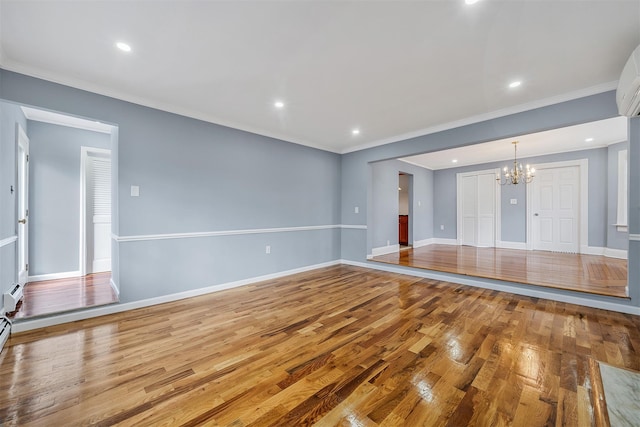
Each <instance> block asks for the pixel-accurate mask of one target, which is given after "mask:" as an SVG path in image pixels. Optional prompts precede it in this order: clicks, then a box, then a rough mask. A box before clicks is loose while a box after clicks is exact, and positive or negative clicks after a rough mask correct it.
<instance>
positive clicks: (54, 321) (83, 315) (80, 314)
mask: <svg viewBox="0 0 640 427" xmlns="http://www.w3.org/2000/svg"><path fill="white" fill-rule="evenodd" d="M338 264H340V260H334V261H329V262H325V263H321V264H314V265H309V266H306V267H300V268H295V269H293V270H286V271H281V272H278V273H273V274H266V275H264V276H257V277H252V278H249V279H243V280H238V281H235V282H229V283H222V284H220V285H214V286H208V287H206V288H199V289H192V290H189V291H184V292H178V293H175V294H170V295H163V296H159V297H154V298H148V299H144V300H140V301H134V302H127V303H122V304H117V303H116V304H110V305H105V306H101V307H94V308H89V309H86V310H83V311H74V312H71V313H63V314H59V315H55V316H50V317H44V318H40V319H33V320H24V321H18V322H17V323H14V324H13V328H12V331H13V332H25V331H30V330H32V329H39V328H46V327H47V326H53V325H59V324H62V323H69V322H75V321H77V320H84V319H91V318H93V317H99V316H105V315H107V314H114V313H121V312H123V311H128V310H135V309H136V308H143V307H149V306H152V305H157V304H164V303H166V302H173V301H178V300H181V299H185V298H191V297H196V296H200V295H205V294H210V293H213V292H218V291H223V290H225V289H231V288H237V287H239V286H245V285H250V284H252V283H256V282H262V281H265V280H272V279H278V278H280V277H284V276H289V275H291V274H298V273H304V272H306V271H311V270H316V269H318V268H325V267H331V266H333V265H338Z"/></svg>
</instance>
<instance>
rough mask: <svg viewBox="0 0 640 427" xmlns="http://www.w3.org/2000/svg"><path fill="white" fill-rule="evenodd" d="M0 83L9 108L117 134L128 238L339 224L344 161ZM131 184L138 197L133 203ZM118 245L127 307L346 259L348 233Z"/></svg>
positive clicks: (95, 98)
mask: <svg viewBox="0 0 640 427" xmlns="http://www.w3.org/2000/svg"><path fill="white" fill-rule="evenodd" d="M1 74H2V76H1V80H0V82H1V86H0V97H1V98H4V99H7V100H11V101H15V102H19V103H23V104H26V105H33V106H38V107H41V108H46V109H50V110H54V111H60V112H63V113H68V114H73V115H78V116H82V117H88V118H92V119H95V120H100V121H103V122H106V123H112V124H115V125H117V126H118V141H117V144H115V147H113V148H114V150H115V151H116V152H117V158H115V159H114V161H117V165H116V166H115V167H116V170H117V185H118V188H117V190H118V191H117V194H118V195H117V201H116V203H115V204H114V205H115V206H117V217H116V218H114V219H113V220H114V227H115V229H116V230H117V231H116V232H117V234H118V235H119V236H121V237H127V236H129V237H130V236H141V235H162V234H168V233H189V232H214V231H229V230H243V229H260V228H274V227H304V226H321V225H323V226H324V225H329V226H330V225H338V224H340V182H341V169H340V162H341V160H340V156H339V155H337V154H334V153H329V152H325V151H321V150H317V149H312V148H308V147H303V146H299V145H295V144H290V143H287V142H284V141H280V140H276V139H272V138H267V137H263V136H259V135H255V134H251V133H248V132H243V131H239V130H235V129H230V128H227V127H224V126H219V125H215V124H211V123H206V122H202V121H199V120H195V119H191V118H187V117H183V116H178V115H176V114H171V113H167V112H162V111H158V110H154V109H151V108H146V107H142V106H139V105H135V104H131V103H127V102H123V101H119V100H115V99H113V98H109V97H105V96H101V95H96V94H94V93H90V92H86V91H81V90H77V89H73V88H69V87H66V86H62V85H58V84H54V83H50V82H46V81H43V80H39V79H35V78H31V77H27V76H24V75H20V74H17V73H13V72H9V71H6V70H2V71H1ZM131 185H138V186H140V197H130V187H131ZM363 210H366V209H364V205H363ZM266 245H271V248H272V249H271V254H269V255H267V254H265V246H266ZM115 246H117V247H115V248H114V250H113V255H114V257H117V259H116V260H115V261H116V265H115V266H114V269H117V270H118V271H119V274H115V271H114V274H115V275H116V277H115V280H116V281H118V280H119V286H120V301H122V302H129V301H136V300H140V299H145V298H150V297H155V296H160V295H166V294H171V293H177V292H182V291H187V290H192V289H197V288H202V287H207V286H214V285H217V284H222V283H226V282H228V281H230V280H242V279H248V278H252V277H257V276H261V275H265V274H270V273H276V272H280V271H285V270H288V269H295V268H302V267H306V266H311V265H316V264H319V263H324V262H328V261H334V260H337V259H339V257H340V230H339V228H327V229H322V230H312V231H281V232H272V233H266V234H265V233H263V234H247V235H236V236H222V237H220V236H209V237H198V238H180V239H167V240H142V241H118V242H117V244H115ZM203 251H204V252H203ZM118 276H119V277H118ZM143 277H145V278H146V279H144V280H142V278H143Z"/></svg>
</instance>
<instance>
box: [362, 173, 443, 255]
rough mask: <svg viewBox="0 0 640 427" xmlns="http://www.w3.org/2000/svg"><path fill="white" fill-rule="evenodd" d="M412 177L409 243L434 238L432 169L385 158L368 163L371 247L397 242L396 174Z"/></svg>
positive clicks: (369, 249)
mask: <svg viewBox="0 0 640 427" xmlns="http://www.w3.org/2000/svg"><path fill="white" fill-rule="evenodd" d="M400 172H404V173H407V174H410V175H412V176H413V181H412V187H413V197H409V200H410V204H411V207H410V211H411V212H412V213H413V215H412V223H413V228H412V230H409V232H410V236H409V241H410V243H411V242H413V241H414V240H424V239H429V238H431V237H433V214H434V207H433V191H434V179H433V175H434V174H433V171H431V170H429V169H425V168H421V167H418V166H414V165H411V164H409V163H406V162H402V161H400V160H387V161H382V162H375V163H372V164H371V176H372V197H371V204H372V205H371V209H369V212H370V213H371V222H370V223H369V224H371V226H370V227H369V230H370V235H371V236H370V239H371V246H370V247H369V248H368V253H371V249H373V248H379V247H383V246H387V241H389V244H390V245H397V244H398V213H399V207H398V174H399V173H400Z"/></svg>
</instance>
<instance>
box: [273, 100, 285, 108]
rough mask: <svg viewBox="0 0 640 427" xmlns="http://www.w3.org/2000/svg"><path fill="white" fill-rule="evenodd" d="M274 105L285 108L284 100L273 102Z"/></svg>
mask: <svg viewBox="0 0 640 427" xmlns="http://www.w3.org/2000/svg"><path fill="white" fill-rule="evenodd" d="M273 106H274V107H276V108H284V102H282V101H276V102H274V103H273Z"/></svg>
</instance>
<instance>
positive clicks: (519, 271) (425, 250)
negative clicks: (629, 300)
mask: <svg viewBox="0 0 640 427" xmlns="http://www.w3.org/2000/svg"><path fill="white" fill-rule="evenodd" d="M373 261H378V262H383V263H387V264H394V265H404V266H410V267H416V268H424V269H428V270H435V271H443V272H446V273H456V274H464V275H467V276H474V277H483V278H488V279H497V280H506V281H508V282H517V283H524V284H529V285H538V286H546V287H550V288H557V289H567V290H571V291H579V292H587V293H591V294H598V295H607V296H612V297H619V298H626V297H627V296H628V294H627V260H623V259H616V258H608V257H604V256H596V255H580V254H566V253H557V252H545V251H523V250H514V249H497V248H476V247H473V246H456V245H428V246H423V247H420V248H416V249H413V248H411V249H407V250H403V251H400V252H398V253H393V254H387V255H381V256H376V257H374V258H373Z"/></svg>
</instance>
